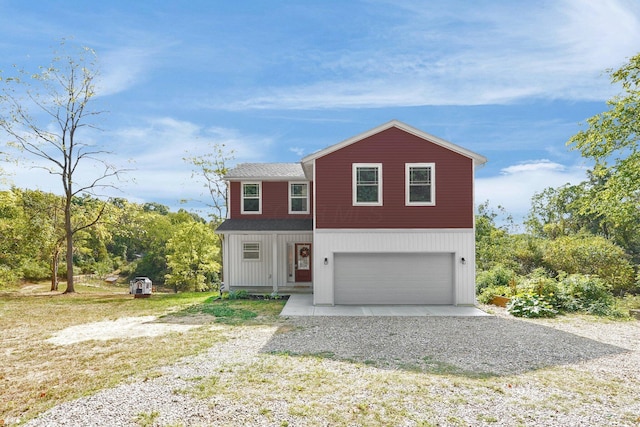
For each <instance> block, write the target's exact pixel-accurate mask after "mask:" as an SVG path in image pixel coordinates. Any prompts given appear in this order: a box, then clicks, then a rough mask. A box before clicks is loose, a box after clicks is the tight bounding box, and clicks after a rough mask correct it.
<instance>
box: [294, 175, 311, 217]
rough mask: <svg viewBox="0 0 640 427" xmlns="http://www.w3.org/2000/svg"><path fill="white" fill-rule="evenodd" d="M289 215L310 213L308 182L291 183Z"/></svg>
mask: <svg viewBox="0 0 640 427" xmlns="http://www.w3.org/2000/svg"><path fill="white" fill-rule="evenodd" d="M289 213H290V214H306V213H309V184H307V183H306V182H290V183H289Z"/></svg>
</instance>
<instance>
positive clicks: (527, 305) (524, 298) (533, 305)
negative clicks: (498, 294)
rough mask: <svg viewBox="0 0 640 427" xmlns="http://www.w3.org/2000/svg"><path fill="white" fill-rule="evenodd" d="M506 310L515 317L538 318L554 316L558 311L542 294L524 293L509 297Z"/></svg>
mask: <svg viewBox="0 0 640 427" xmlns="http://www.w3.org/2000/svg"><path fill="white" fill-rule="evenodd" d="M507 311H508V312H509V313H511V314H512V315H513V316H516V317H527V318H540V317H555V316H556V315H557V314H558V311H557V310H556V309H554V308H553V306H552V305H551V304H550V303H549V302H548V301H547V300H546V299H545V297H544V296H543V295H538V294H535V293H525V294H521V295H518V296H516V297H513V298H511V301H509V304H507Z"/></svg>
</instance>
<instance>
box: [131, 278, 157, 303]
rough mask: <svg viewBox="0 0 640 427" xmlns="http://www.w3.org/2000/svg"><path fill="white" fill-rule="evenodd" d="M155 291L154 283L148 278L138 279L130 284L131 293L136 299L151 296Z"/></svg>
mask: <svg viewBox="0 0 640 427" xmlns="http://www.w3.org/2000/svg"><path fill="white" fill-rule="evenodd" d="M152 291H153V283H152V282H151V279H149V278H148V277H136V278H135V279H133V280H132V281H130V282H129V293H130V294H133V296H134V298H146V297H149V296H151V292H152Z"/></svg>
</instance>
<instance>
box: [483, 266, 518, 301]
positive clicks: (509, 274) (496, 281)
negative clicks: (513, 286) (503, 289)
mask: <svg viewBox="0 0 640 427" xmlns="http://www.w3.org/2000/svg"><path fill="white" fill-rule="evenodd" d="M515 278H516V273H515V272H514V271H513V270H511V269H509V268H507V267H504V266H503V265H501V264H498V265H496V266H494V267H492V268H491V269H489V270H486V271H481V272H479V273H478V275H477V276H476V293H477V294H482V293H483V291H484V290H485V289H486V288H488V287H490V286H492V287H496V286H509V284H510V283H511V281H512V280H514V279H515Z"/></svg>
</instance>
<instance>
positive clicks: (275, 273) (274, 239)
mask: <svg viewBox="0 0 640 427" xmlns="http://www.w3.org/2000/svg"><path fill="white" fill-rule="evenodd" d="M271 239H272V242H271V244H272V245H273V246H272V251H273V256H272V260H273V265H272V269H273V273H272V274H271V280H272V281H273V282H272V283H273V292H275V293H278V259H279V253H278V235H277V234H273V235H272V236H271Z"/></svg>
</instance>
